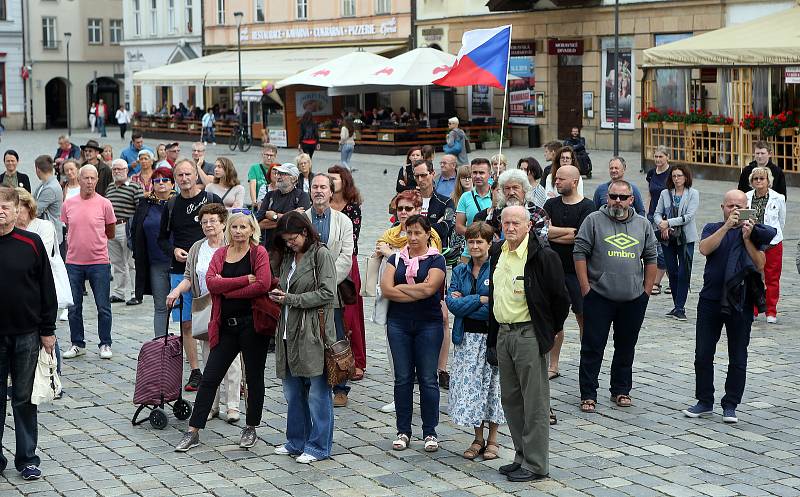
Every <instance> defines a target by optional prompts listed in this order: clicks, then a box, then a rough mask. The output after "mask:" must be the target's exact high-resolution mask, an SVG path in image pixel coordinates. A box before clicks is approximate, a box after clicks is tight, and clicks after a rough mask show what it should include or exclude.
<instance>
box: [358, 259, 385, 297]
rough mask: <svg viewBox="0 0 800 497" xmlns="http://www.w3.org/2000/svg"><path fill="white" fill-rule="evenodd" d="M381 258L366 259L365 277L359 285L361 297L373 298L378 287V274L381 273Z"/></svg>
mask: <svg viewBox="0 0 800 497" xmlns="http://www.w3.org/2000/svg"><path fill="white" fill-rule="evenodd" d="M382 260H383V257H370V258H368V259H367V277H366V279H365V281H364V283H363V284H362V285H361V296H362V297H374V296H375V289H376V288H377V287H378V274H379V273H380V271H381V261H382Z"/></svg>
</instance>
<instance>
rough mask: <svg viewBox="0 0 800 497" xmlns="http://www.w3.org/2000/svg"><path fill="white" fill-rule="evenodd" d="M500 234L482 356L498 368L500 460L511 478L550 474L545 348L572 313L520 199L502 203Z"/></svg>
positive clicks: (560, 273)
mask: <svg viewBox="0 0 800 497" xmlns="http://www.w3.org/2000/svg"><path fill="white" fill-rule="evenodd" d="M502 226H503V234H504V236H505V241H504V242H503V243H502V245H500V244H498V245H495V246H494V247H492V250H491V252H490V261H491V275H490V288H489V296H490V297H489V298H490V300H489V309H490V310H491V312H490V315H489V336H488V339H487V347H488V350H487V353H486V360H487V361H488V362H489V363H490V364H495V365H497V366H499V368H500V390H501V400H502V403H503V410H504V412H505V414H506V420H507V421H508V429H509V431H510V432H511V438H512V439H513V441H514V451H515V455H514V462H513V463H511V464H506V465H504V466H501V467H500V473H502V474H504V475H506V477H507V478H508V480H509V481H515V482H524V481H534V480H540V479H542V478H545V477H547V475H548V473H549V454H548V451H549V441H550V440H549V437H550V432H549V431H550V420H549V411H550V386H549V381H548V379H547V353H548V352H549V351H550V349H551V348H552V347H553V340H554V337H555V334H556V332H557V331H558V330H560V329H561V328H562V327H563V325H564V321H565V320H566V319H567V314H568V313H569V296H568V294H567V290H566V286H565V285H564V270H563V268H562V266H561V262H560V259H559V257H558V255H557V254H556V253H555V252H554V251H553V250H552V249H550V248H549V247H547V246H545V245H543V244H542V242H540V241H539V239H538V238H537V237H536V235H535V234H534V233H532V232H531V221H530V216H529V214H528V211H527V210H526V209H525V208H524V207H522V206H511V207H506V208H505V209H503V214H502Z"/></svg>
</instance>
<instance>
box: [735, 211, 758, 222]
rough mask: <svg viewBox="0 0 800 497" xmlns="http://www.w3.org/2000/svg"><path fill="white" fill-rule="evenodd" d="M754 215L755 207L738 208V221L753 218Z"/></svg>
mask: <svg viewBox="0 0 800 497" xmlns="http://www.w3.org/2000/svg"><path fill="white" fill-rule="evenodd" d="M755 217H756V210H755V209H739V221H747V220H749V219H755Z"/></svg>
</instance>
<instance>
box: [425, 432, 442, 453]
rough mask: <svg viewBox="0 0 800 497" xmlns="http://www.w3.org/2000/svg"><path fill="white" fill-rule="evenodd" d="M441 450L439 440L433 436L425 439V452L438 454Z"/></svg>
mask: <svg viewBox="0 0 800 497" xmlns="http://www.w3.org/2000/svg"><path fill="white" fill-rule="evenodd" d="M437 450H439V440H437V439H436V437H434V436H433V435H428V436H427V437H425V452H436V451H437Z"/></svg>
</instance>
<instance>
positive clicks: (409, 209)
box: [397, 205, 416, 212]
mask: <svg viewBox="0 0 800 497" xmlns="http://www.w3.org/2000/svg"><path fill="white" fill-rule="evenodd" d="M415 209H416V207H412V206H410V205H402V206H401V205H398V206H397V212H403V211H405V212H414V210H415Z"/></svg>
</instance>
